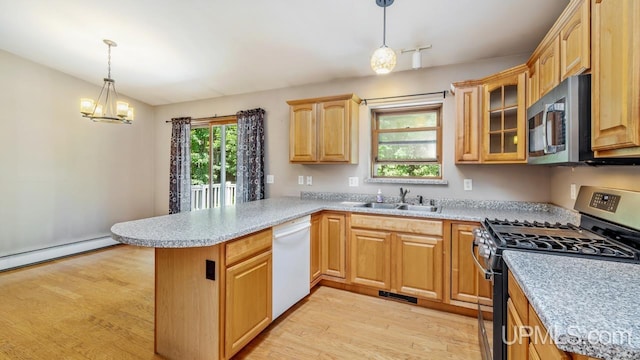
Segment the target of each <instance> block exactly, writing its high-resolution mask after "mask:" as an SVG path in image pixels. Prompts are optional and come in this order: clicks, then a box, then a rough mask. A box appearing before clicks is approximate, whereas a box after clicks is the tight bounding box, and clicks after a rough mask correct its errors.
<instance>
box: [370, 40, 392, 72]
mask: <svg viewBox="0 0 640 360" xmlns="http://www.w3.org/2000/svg"><path fill="white" fill-rule="evenodd" d="M394 67H396V53H395V51H393V50H392V49H390V48H389V47H388V46H386V45H383V46H381V47H379V48H378V49H377V50H376V51H374V53H373V55H372V56H371V68H372V69H373V71H375V72H376V74H379V75H382V74H388V73H390V72H391V70H393V68H394Z"/></svg>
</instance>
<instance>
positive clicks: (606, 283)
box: [503, 251, 640, 360]
mask: <svg viewBox="0 0 640 360" xmlns="http://www.w3.org/2000/svg"><path fill="white" fill-rule="evenodd" d="M503 258H504V260H505V261H506V263H507V265H508V266H509V269H510V270H511V272H512V273H513V275H514V277H515V278H516V280H517V281H518V283H519V284H520V286H521V287H522V290H523V291H524V293H525V295H526V296H527V298H528V299H529V302H530V303H531V306H532V307H533V308H534V309H535V311H536V313H538V315H539V317H540V320H541V321H542V323H543V324H544V326H545V327H547V329H548V330H549V331H550V333H551V337H552V339H553V340H554V341H555V342H556V345H557V346H558V348H559V349H561V350H564V351H568V352H572V353H578V354H583V355H588V356H591V357H594V358H597V359H605V360H632V359H640V277H639V275H640V265H639V264H629V263H621V262H613V261H604V260H593V259H583V258H576V257H570V256H559V255H548V254H540V253H533V252H524V251H505V252H504V253H503Z"/></svg>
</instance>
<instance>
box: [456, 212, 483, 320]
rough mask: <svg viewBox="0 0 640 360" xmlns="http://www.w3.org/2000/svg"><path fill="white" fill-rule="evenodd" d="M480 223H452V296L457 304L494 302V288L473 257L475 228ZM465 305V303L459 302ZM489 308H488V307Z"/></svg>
mask: <svg viewBox="0 0 640 360" xmlns="http://www.w3.org/2000/svg"><path fill="white" fill-rule="evenodd" d="M479 226H480V224H478V223H452V224H451V230H450V231H451V235H450V236H451V274H450V276H451V285H450V287H451V294H450V298H451V300H452V302H453V303H454V304H455V303H456V302H462V303H466V304H471V305H469V306H473V307H475V304H478V303H480V304H481V305H486V306H491V305H492V304H493V300H492V298H493V294H492V293H493V289H492V286H491V282H490V281H488V280H486V279H485V278H484V276H483V275H482V274H481V273H480V272H479V271H478V269H477V268H476V264H475V262H474V260H473V258H472V257H471V246H472V244H473V229H475V228H477V227H479ZM475 251H476V256H477V251H478V250H477V249H476V250H475ZM459 305H464V304H459ZM487 310H488V309H487Z"/></svg>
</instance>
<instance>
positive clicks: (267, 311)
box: [224, 250, 272, 359]
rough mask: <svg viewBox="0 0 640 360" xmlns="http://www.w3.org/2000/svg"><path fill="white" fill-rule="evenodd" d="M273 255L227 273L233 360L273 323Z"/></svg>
mask: <svg viewBox="0 0 640 360" xmlns="http://www.w3.org/2000/svg"><path fill="white" fill-rule="evenodd" d="M271 272H272V266H271V251H270V250H269V251H267V252H265V253H261V254H259V255H256V256H254V257H251V258H249V259H247V260H244V261H242V262H240V263H238V264H236V265H233V266H231V267H229V268H228V269H227V271H226V282H227V284H226V293H225V327H224V329H225V342H224V344H225V345H224V346H225V351H224V353H225V358H227V359H229V358H230V357H231V356H233V355H234V354H235V353H237V352H238V351H239V350H240V349H242V348H243V347H244V346H245V345H246V344H248V343H249V341H251V340H252V339H253V338H254V337H255V336H256V335H258V334H259V333H260V332H261V331H262V330H264V329H265V328H266V327H267V326H268V325H269V324H270V323H271V312H272V309H271V284H272V282H271V276H272V273H271Z"/></svg>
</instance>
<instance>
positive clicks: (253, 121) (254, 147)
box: [236, 108, 265, 203]
mask: <svg viewBox="0 0 640 360" xmlns="http://www.w3.org/2000/svg"><path fill="white" fill-rule="evenodd" d="M264 114H265V111H264V109H260V108H258V109H253V110H247V111H239V112H238V113H237V114H236V117H237V119H238V159H237V163H236V171H237V174H236V202H237V203H241V202H248V201H254V200H260V199H264Z"/></svg>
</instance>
